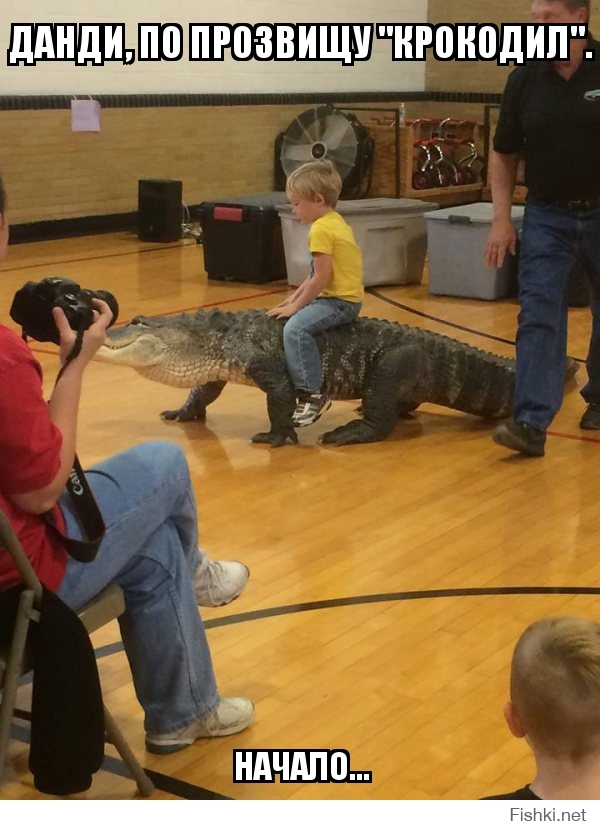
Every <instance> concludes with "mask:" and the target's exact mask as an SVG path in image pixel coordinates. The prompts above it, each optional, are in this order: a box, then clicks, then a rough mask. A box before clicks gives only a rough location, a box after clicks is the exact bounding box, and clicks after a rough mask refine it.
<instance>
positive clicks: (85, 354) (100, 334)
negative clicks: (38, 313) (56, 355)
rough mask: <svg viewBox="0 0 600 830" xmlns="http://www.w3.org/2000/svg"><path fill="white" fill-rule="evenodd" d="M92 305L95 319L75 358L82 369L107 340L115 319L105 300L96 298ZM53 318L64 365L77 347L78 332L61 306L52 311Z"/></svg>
mask: <svg viewBox="0 0 600 830" xmlns="http://www.w3.org/2000/svg"><path fill="white" fill-rule="evenodd" d="M92 305H93V306H94V312H93V314H94V319H93V321H92V323H91V325H90V326H89V328H87V329H86V331H85V332H84V334H83V340H82V343H81V351H80V352H79V354H78V355H77V357H76V358H74V361H76V362H77V363H78V364H79V365H80V366H81V367H82V368H83V366H85V365H86V364H87V363H89V361H90V360H91V359H92V357H93V356H94V355H95V354H96V352H97V351H98V349H99V348H100V346H102V344H103V343H104V341H105V340H106V329H107V328H108V327H109V326H110V324H111V322H112V319H113V312H112V310H111V308H110V307H109V305H108V303H106V302H104V300H100V299H98V298H94V299H93V300H92ZM52 317H53V319H54V323H55V325H56V328H57V329H58V333H59V335H60V344H59V345H60V362H61V364H62V365H64V364H65V362H66V360H67V358H68V356H69V354H70V353H71V351H72V349H73V346H74V345H75V341H76V339H77V332H76V331H74V330H73V329H72V328H71V326H70V324H69V321H68V319H67V315H66V314H65V312H64V311H63V310H62V308H60V307H59V306H54V308H53V309H52Z"/></svg>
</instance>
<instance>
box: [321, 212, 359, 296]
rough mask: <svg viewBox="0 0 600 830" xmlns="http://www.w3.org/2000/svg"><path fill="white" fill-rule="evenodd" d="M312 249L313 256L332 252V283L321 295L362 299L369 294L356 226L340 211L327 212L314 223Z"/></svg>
mask: <svg viewBox="0 0 600 830" xmlns="http://www.w3.org/2000/svg"><path fill="white" fill-rule="evenodd" d="M308 250H309V251H310V253H311V258H312V254H329V255H330V256H331V258H332V266H333V267H332V275H331V282H330V283H329V285H328V286H327V288H325V289H324V290H323V291H321V293H320V294H319V296H320V297H339V299H340V300H348V301H349V302H352V303H361V302H362V300H363V296H364V293H365V291H364V288H363V282H362V280H363V261H362V253H361V250H360V248H359V247H358V245H357V244H356V239H355V238H354V232H353V231H352V228H351V227H350V225H349V224H348V223H347V222H346V221H345V220H344V219H343V217H342V216H340V214H339V213H338V212H337V211H335V210H334V211H331V212H330V213H326V214H325V216H321V218H320V219H316V220H315V221H314V222H313V223H312V225H311V226H310V230H309V232H308ZM312 273H313V265H312V262H311V274H312Z"/></svg>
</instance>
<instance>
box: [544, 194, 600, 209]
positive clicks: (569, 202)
mask: <svg viewBox="0 0 600 830" xmlns="http://www.w3.org/2000/svg"><path fill="white" fill-rule="evenodd" d="M539 201H541V202H544V203H545V204H547V205H552V206H553V207H559V208H565V209H566V210H581V211H586V210H595V209H596V208H598V207H600V196H590V197H589V198H588V199H565V200H563V201H553V200H551V199H540V200H539Z"/></svg>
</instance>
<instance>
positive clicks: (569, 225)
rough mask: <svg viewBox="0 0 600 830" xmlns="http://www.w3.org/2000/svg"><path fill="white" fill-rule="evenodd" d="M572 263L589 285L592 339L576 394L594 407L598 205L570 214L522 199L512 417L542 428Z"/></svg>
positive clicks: (552, 406) (598, 334)
mask: <svg viewBox="0 0 600 830" xmlns="http://www.w3.org/2000/svg"><path fill="white" fill-rule="evenodd" d="M577 260H580V261H582V262H584V263H585V265H586V267H587V272H588V274H589V277H590V283H591V294H592V301H591V310H592V318H593V319H592V335H591V339H590V345H589V351H588V358H587V370H588V376H589V382H588V383H587V385H586V386H585V387H584V388H583V389H582V390H581V394H582V395H583V397H584V398H585V400H586V401H588V402H596V403H600V208H595V209H594V210H590V211H574V210H568V209H566V208H562V207H557V206H555V205H548V204H543V203H540V202H538V201H536V200H535V199H533V198H531V197H530V198H529V200H528V201H527V205H526V207H525V216H524V220H523V233H522V240H521V249H520V256H519V304H520V306H521V310H520V313H519V318H518V330H517V374H516V382H515V400H514V416H515V420H516V421H521V422H526V423H528V424H530V425H532V426H535V427H538V428H539V429H546V428H547V427H548V426H549V425H550V423H551V422H552V419H553V418H554V416H555V415H556V413H557V412H558V410H559V409H560V405H561V403H562V398H563V388H564V378H565V360H566V353H567V317H568V300H567V290H568V284H569V277H570V274H571V271H572V269H573V266H574V264H575V262H576V261H577Z"/></svg>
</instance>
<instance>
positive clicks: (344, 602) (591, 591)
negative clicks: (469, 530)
mask: <svg viewBox="0 0 600 830" xmlns="http://www.w3.org/2000/svg"><path fill="white" fill-rule="evenodd" d="M545 594H547V595H549V596H552V595H556V594H572V595H575V596H577V595H581V596H586V595H592V596H600V587H598V588H593V587H590V586H587V585H580V586H562V585H561V586H552V585H548V586H545V585H540V586H529V585H516V586H509V587H498V588H433V589H431V590H424V591H391V592H389V593H385V594H363V595H359V596H353V597H337V598H335V599H321V600H315V601H313V602H299V603H296V604H293V605H276V606H273V607H272V608H262V609H259V610H257V611H244V612H242V613H241V614H229V615H227V616H226V617H220V618H219V619H216V620H205V621H204V627H205V628H206V629H209V628H223V627H225V626H227V625H236V624H237V623H242V622H252V621H253V620H264V619H267V618H270V617H283V616H285V615H287V614H301V613H302V612H304V611H322V610H324V609H326V608H344V607H348V606H352V605H369V604H371V603H377V602H400V601H404V602H406V601H409V600H415V599H439V598H443V597H494V596H527V595H545ZM120 651H123V644H122V643H121V642H120V641H118V642H116V643H110V644H109V645H106V646H101V647H100V648H97V649H96V657H97V658H98V659H100V658H102V657H107V656H109V655H110V654H117V653H118V652H120Z"/></svg>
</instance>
